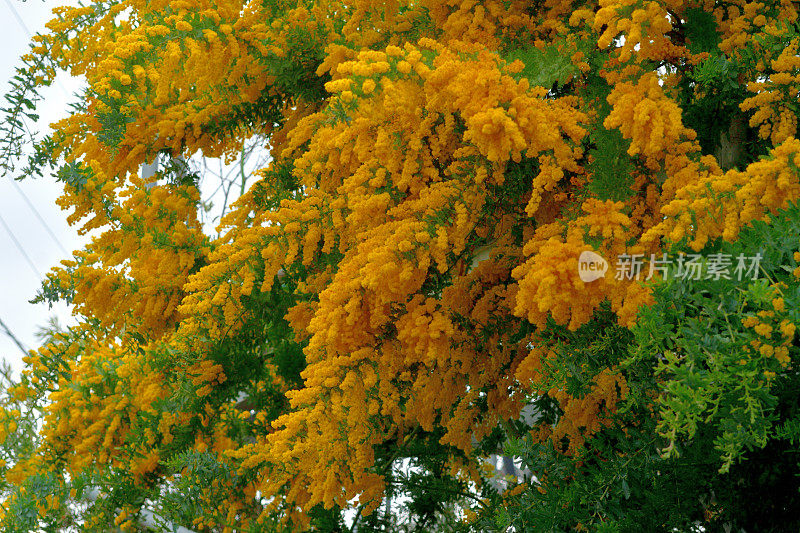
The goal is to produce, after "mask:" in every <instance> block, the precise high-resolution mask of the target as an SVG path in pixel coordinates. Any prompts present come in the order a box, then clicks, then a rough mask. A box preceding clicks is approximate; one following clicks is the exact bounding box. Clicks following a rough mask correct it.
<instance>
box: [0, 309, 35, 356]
mask: <svg viewBox="0 0 800 533" xmlns="http://www.w3.org/2000/svg"><path fill="white" fill-rule="evenodd" d="M0 327H2V328H3V329H4V330H6V335H8V336H9V337H11V340H12V341H14V344H16V345H17V348H19V351H21V352H22V353H23V354H24V355H26V356H27V355H28V350H26V349H25V346H23V345H22V343H21V342H20V340H19V339H18V338H17V337H16V335H14V334H13V333H12V332H11V330H10V329H9V327H8V326H7V325H6V323H5V322H3V319H2V318H0Z"/></svg>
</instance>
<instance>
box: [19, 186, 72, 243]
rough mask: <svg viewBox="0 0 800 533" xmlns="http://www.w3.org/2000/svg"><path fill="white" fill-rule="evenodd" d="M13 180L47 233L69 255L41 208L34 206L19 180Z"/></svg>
mask: <svg viewBox="0 0 800 533" xmlns="http://www.w3.org/2000/svg"><path fill="white" fill-rule="evenodd" d="M11 182H12V183H13V184H14V187H16V189H17V192H19V193H20V194H21V195H22V198H23V199H24V200H25V203H26V204H28V207H30V208H31V211H33V214H34V215H36V218H38V219H39V222H41V223H42V226H44V229H45V230H47V233H48V234H49V235H50V237H51V238H52V239H53V241H55V243H56V245H58V247H59V248H61V251H62V252H64V254H65V255H69V252H68V251H67V250H66V248H64V245H63V244H61V240H60V239H59V238H58V237H56V234H55V233H53V230H52V229H50V226H49V225H48V224H47V222H46V221H45V219H44V218H43V217H42V215H41V213H39V210H38V209H36V206H34V205H33V203H32V202H31V201H30V200H29V199H28V195H26V194H25V191H23V190H22V187H20V186H19V184H18V183H17V180H11Z"/></svg>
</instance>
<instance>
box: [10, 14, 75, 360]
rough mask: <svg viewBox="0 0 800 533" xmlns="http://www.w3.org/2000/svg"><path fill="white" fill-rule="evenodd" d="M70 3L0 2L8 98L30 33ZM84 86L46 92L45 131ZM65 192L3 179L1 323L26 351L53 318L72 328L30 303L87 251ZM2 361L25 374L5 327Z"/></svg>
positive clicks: (62, 82) (47, 183) (48, 183)
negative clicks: (62, 204) (62, 200)
mask: <svg viewBox="0 0 800 533" xmlns="http://www.w3.org/2000/svg"><path fill="white" fill-rule="evenodd" d="M69 3H72V2H62V1H59V2H50V1H48V2H42V1H41V0H28V1H27V2H21V1H19V0H0V28H2V31H0V92H2V93H3V94H6V93H7V91H8V89H9V85H8V80H9V79H10V78H11V76H13V75H14V68H15V67H16V66H18V65H19V61H18V58H19V57H20V56H21V55H22V54H24V53H26V51H27V49H28V43H29V42H30V37H29V34H28V31H30V32H33V33H36V32H43V31H44V30H45V27H44V25H45V23H46V22H47V21H48V20H50V18H51V10H52V8H53V7H56V6H58V5H65V4H69ZM12 6H13V8H14V9H15V10H16V13H15V12H14V9H12ZM17 15H18V17H19V19H18V18H17ZM26 28H27V31H26ZM78 87H79V83H78V82H77V81H76V80H70V79H68V78H65V79H61V78H59V82H58V83H57V84H55V85H54V86H53V87H50V88H49V89H48V90H47V92H46V93H44V96H45V100H44V102H43V103H42V104H41V107H40V110H39V115H40V116H41V117H42V118H41V121H40V128H41V127H46V126H47V124H50V123H51V122H53V121H55V120H58V119H59V118H61V116H62V113H63V112H64V109H65V108H66V104H67V102H68V100H70V98H69V96H68V95H70V94H72V92H74V91H75V90H76V89H77V88H78ZM4 105H5V99H3V106H4ZM14 177H19V175H17V176H14ZM60 192H61V188H60V186H59V184H57V183H56V182H55V180H53V179H50V178H39V179H33V178H29V179H24V180H22V181H18V182H16V183H15V182H14V180H13V179H11V176H5V177H0V217H1V218H0V320H2V321H3V322H4V323H5V324H6V325H7V326H8V327H9V329H10V330H11V331H12V332H13V333H14V335H15V336H16V337H17V338H18V339H19V340H20V341H21V342H22V343H23V344H24V345H25V347H26V348H33V347H35V346H36V345H37V341H36V338H35V336H34V333H35V332H36V331H37V329H38V328H39V327H41V326H43V325H45V324H46V323H47V320H48V318H49V317H50V316H53V315H56V316H58V318H59V320H60V321H61V322H62V323H69V312H68V309H67V308H66V306H64V305H59V306H54V307H53V308H52V309H49V308H48V306H47V305H46V304H40V305H32V304H30V303H28V300H30V299H31V298H33V297H34V296H35V294H36V291H37V289H38V287H39V284H40V280H41V278H42V276H44V274H45V273H46V272H47V271H48V270H49V269H50V267H52V266H54V265H57V264H58V262H59V261H60V260H62V259H65V258H66V257H67V255H66V254H65V253H64V250H67V251H72V250H74V249H76V248H79V247H81V246H82V244H81V243H82V242H83V241H82V239H81V238H80V237H79V236H78V235H77V232H76V230H75V228H70V227H69V226H68V225H67V223H66V213H64V212H62V211H61V210H60V209H59V208H58V206H56V204H55V200H56V198H57V197H58V196H59V195H60ZM26 199H27V201H26ZM28 202H30V204H31V205H32V206H33V207H34V208H35V211H34V209H32V208H31V206H30V205H28ZM37 213H38V215H37ZM39 217H41V219H42V220H40V219H39ZM3 222H5V225H4V224H3ZM6 226H7V227H6ZM51 233H52V235H51ZM12 235H13V236H12ZM54 237H55V238H54ZM14 239H16V241H17V242H18V244H19V246H17V243H15V241H14ZM20 248H22V250H20ZM26 256H27V258H26ZM29 260H30V261H29ZM31 263H32V264H31ZM0 356H2V357H3V358H5V359H6V360H7V361H9V362H10V363H11V364H12V365H13V366H14V368H15V369H17V370H19V368H20V366H21V364H22V363H21V358H22V353H21V351H20V349H19V348H18V347H17V345H16V344H15V343H14V342H13V341H12V340H11V339H10V338H9V337H8V335H7V334H6V333H5V331H4V330H3V329H2V327H1V326H0Z"/></svg>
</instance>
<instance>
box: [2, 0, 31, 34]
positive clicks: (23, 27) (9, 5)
mask: <svg viewBox="0 0 800 533" xmlns="http://www.w3.org/2000/svg"><path fill="white" fill-rule="evenodd" d="M6 5H7V6H8V8H9V9H10V10H11V13H12V14H13V15H14V18H16V19H17V22H18V23H19V25H20V26H21V27H22V29H23V30H25V33H27V34H28V37H30V36H31V30H29V29H28V26H26V25H25V21H24V20H22V17H20V16H19V13H18V12H17V8H16V7H14V4H12V3H11V0H6Z"/></svg>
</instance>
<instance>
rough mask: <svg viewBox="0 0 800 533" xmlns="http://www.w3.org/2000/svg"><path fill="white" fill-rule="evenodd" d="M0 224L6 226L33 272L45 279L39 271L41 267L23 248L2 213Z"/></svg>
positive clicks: (38, 277)
mask: <svg viewBox="0 0 800 533" xmlns="http://www.w3.org/2000/svg"><path fill="white" fill-rule="evenodd" d="M0 224H1V225H2V226H3V227H4V228H5V230H6V233H8V236H9V237H11V240H12V241H14V244H15V245H16V247H17V250H19V253H21V254H22V256H23V257H24V258H25V260H26V261H27V262H28V265H29V266H30V267H31V270H33V272H34V273H35V274H36V278H37V279H38V280H42V279H43V277H42V274H41V273H40V272H39V269H38V268H36V265H35V264H34V263H33V260H32V259H31V257H30V256H29V255H28V252H26V251H25V248H23V247H22V244H20V242H19V241H18V240H17V237H16V235H14V232H13V231H11V228H10V227H9V226H8V224H6V221H5V219H4V218H3V215H0Z"/></svg>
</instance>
